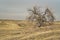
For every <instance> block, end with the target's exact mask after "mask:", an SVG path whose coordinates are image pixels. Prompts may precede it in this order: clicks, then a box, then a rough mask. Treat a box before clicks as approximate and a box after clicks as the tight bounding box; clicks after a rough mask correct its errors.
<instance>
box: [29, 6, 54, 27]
mask: <svg viewBox="0 0 60 40" xmlns="http://www.w3.org/2000/svg"><path fill="white" fill-rule="evenodd" d="M40 10H41V9H40V8H38V7H36V6H34V7H33V9H29V10H28V11H30V12H31V13H32V14H31V15H30V16H29V17H28V20H31V21H36V22H37V26H38V27H41V26H43V25H44V24H46V22H47V21H48V22H49V24H52V23H53V22H54V19H55V18H54V16H53V14H52V12H51V11H50V10H49V9H48V8H47V9H46V10H45V13H44V14H43V13H42V12H41V11H40ZM46 17H47V18H46Z"/></svg>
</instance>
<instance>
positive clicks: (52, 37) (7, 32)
mask: <svg viewBox="0 0 60 40" xmlns="http://www.w3.org/2000/svg"><path fill="white" fill-rule="evenodd" d="M0 40H60V22H54V24H53V25H49V26H44V27H40V28H39V27H37V26H35V24H34V23H32V22H29V21H25V20H0Z"/></svg>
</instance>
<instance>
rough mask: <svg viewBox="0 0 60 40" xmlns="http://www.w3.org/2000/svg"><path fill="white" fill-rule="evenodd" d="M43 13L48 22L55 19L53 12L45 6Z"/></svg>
mask: <svg viewBox="0 0 60 40" xmlns="http://www.w3.org/2000/svg"><path fill="white" fill-rule="evenodd" d="M45 14H47V20H48V22H49V24H52V23H53V22H54V20H55V17H54V15H53V13H52V12H51V11H50V10H49V8H47V9H46V10H45Z"/></svg>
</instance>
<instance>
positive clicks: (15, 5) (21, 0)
mask: <svg viewBox="0 0 60 40" xmlns="http://www.w3.org/2000/svg"><path fill="white" fill-rule="evenodd" d="M34 5H39V6H41V7H47V6H48V7H50V8H52V9H53V13H54V15H55V17H56V19H57V20H60V0H0V19H20V20H21V19H25V18H26V16H27V15H28V12H27V9H29V8H32V7H33V6H34Z"/></svg>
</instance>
